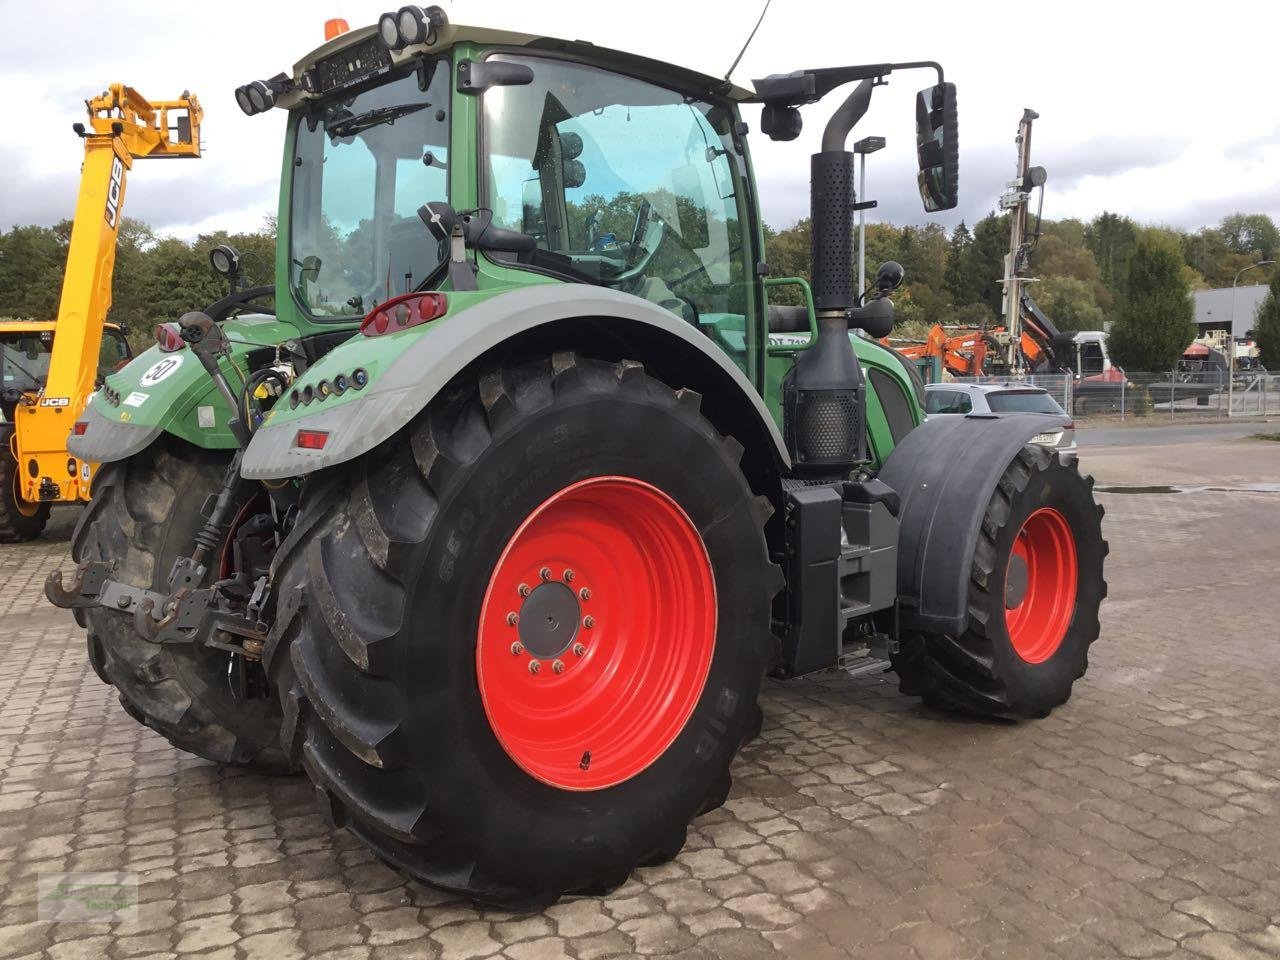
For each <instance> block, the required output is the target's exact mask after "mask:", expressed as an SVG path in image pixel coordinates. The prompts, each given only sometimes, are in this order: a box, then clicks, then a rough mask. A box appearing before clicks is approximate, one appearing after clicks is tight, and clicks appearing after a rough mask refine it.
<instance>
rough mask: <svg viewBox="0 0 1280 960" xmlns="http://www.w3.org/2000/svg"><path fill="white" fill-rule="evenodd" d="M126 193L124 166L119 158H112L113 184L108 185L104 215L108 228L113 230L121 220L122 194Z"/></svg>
mask: <svg viewBox="0 0 1280 960" xmlns="http://www.w3.org/2000/svg"><path fill="white" fill-rule="evenodd" d="M122 193H124V164H123V163H122V162H121V161H120V158H119V157H112V158H111V182H110V183H109V184H107V210H106V213H105V214H104V215H105V217H106V219H107V226H108V227H110V228H111V229H112V230H114V229H115V228H116V225H117V223H118V221H119V219H120V194H122Z"/></svg>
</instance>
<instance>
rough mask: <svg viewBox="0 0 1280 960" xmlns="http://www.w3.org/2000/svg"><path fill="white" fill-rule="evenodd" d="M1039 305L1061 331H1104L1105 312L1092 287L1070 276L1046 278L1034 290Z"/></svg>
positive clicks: (1033, 293) (1033, 294)
mask: <svg viewBox="0 0 1280 960" xmlns="http://www.w3.org/2000/svg"><path fill="white" fill-rule="evenodd" d="M1031 294H1032V296H1033V297H1034V298H1035V301H1036V305H1037V306H1039V307H1040V309H1041V310H1043V311H1044V312H1045V314H1046V315H1047V316H1049V317H1052V318H1053V322H1054V324H1055V325H1056V326H1057V327H1058V329H1060V330H1101V329H1102V321H1103V311H1102V308H1101V307H1100V306H1098V301H1097V297H1096V296H1095V294H1094V287H1093V285H1092V284H1090V283H1087V282H1085V281H1084V280H1078V279H1076V278H1075V277H1071V276H1062V275H1054V276H1049V277H1045V278H1044V280H1043V281H1042V282H1040V283H1038V284H1036V285H1035V286H1034V287H1033V288H1032V290H1031Z"/></svg>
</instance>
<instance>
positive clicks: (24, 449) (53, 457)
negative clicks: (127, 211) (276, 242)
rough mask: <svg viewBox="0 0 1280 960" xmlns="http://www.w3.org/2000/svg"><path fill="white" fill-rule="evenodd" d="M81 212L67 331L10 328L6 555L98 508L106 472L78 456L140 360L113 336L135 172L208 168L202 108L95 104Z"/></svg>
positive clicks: (0, 511)
mask: <svg viewBox="0 0 1280 960" xmlns="http://www.w3.org/2000/svg"><path fill="white" fill-rule="evenodd" d="M85 105H86V106H87V107H88V110H89V123H88V124H87V125H86V124H83V123H77V124H75V125H74V130H75V132H76V133H77V134H78V135H79V136H80V137H81V138H82V139H83V140H84V165H83V167H82V168H81V174H80V196H79V199H78V200H77V201H76V212H75V220H74V222H73V226H72V229H71V246H70V249H69V250H68V251H67V266H66V272H65V274H64V277H63V281H62V299H61V301H60V303H59V305H58V317H57V320H5V321H0V543H16V542H20V541H23V540H30V539H32V538H34V537H36V536H39V534H40V531H41V530H43V529H44V525H45V522H46V521H47V520H48V518H49V509H50V507H51V506H52V505H53V504H55V503H75V502H77V501H85V500H88V499H89V490H90V485H91V483H92V481H93V471H94V468H95V466H96V465H95V464H92V463H87V462H84V461H82V460H79V459H77V458H76V457H74V456H72V455H71V454H70V453H68V451H67V436H68V434H69V433H70V432H71V430H72V428H73V424H74V423H75V420H76V417H77V416H78V415H79V413H80V411H81V410H83V409H84V407H85V404H86V403H87V402H88V400H89V397H90V396H91V395H92V393H93V391H94V390H95V389H97V386H98V384H99V383H100V382H101V380H102V378H103V377H105V376H106V374H107V373H110V372H111V370H112V369H114V368H115V367H116V366H118V365H119V364H120V363H121V362H122V361H125V360H127V359H128V358H129V345H128V343H127V341H126V340H125V337H124V331H123V330H121V329H120V327H119V326H117V325H115V324H109V323H107V322H106V320H107V310H108V308H110V306H111V275H112V270H113V268H114V267H115V259H116V238H117V237H118V235H119V232H120V221H121V219H122V217H123V212H124V196H125V179H126V176H127V174H128V172H129V171H130V170H131V169H132V167H133V161H134V160H138V159H142V158H147V157H198V156H200V121H201V119H202V117H203V111H202V110H201V108H200V103H199V101H198V100H197V99H196V98H195V97H194V96H192V95H191V94H190V93H187V92H185V91H184V92H183V94H182V96H181V97H179V98H178V99H177V100H167V101H157V102H155V103H152V102H150V101H148V100H147V99H146V98H145V97H143V96H142V95H141V94H139V93H138V92H137V91H136V90H134V89H133V88H132V87H128V86H125V85H124V84H120V83H115V84H112V85H111V86H110V88H109V89H107V90H106V91H104V92H103V93H102V94H100V95H99V96H97V97H94V98H93V99H91V100H87V101H85Z"/></svg>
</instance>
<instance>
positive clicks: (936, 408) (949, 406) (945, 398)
mask: <svg viewBox="0 0 1280 960" xmlns="http://www.w3.org/2000/svg"><path fill="white" fill-rule="evenodd" d="M972 410H973V401H972V400H970V399H969V395H968V394H967V393H960V392H958V391H956V390H926V391H925V402H924V412H925V413H969V412H970V411H972Z"/></svg>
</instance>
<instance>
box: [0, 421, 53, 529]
mask: <svg viewBox="0 0 1280 960" xmlns="http://www.w3.org/2000/svg"><path fill="white" fill-rule="evenodd" d="M12 444H13V427H12V426H11V425H8V424H6V425H3V426H0V447H3V448H4V449H3V450H0V543H25V542H26V541H28V540H34V539H35V538H36V537H38V536H40V533H41V531H43V530H44V526H45V524H46V523H48V522H49V504H47V503H27V502H26V501H25V500H23V499H22V497H21V496H19V494H18V480H19V479H20V477H19V474H18V469H19V467H18V461H17V460H15V459H14V458H13V445H12Z"/></svg>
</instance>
